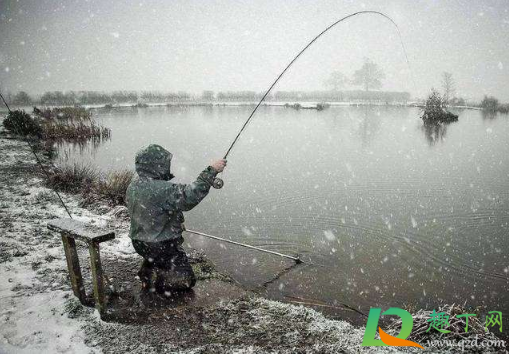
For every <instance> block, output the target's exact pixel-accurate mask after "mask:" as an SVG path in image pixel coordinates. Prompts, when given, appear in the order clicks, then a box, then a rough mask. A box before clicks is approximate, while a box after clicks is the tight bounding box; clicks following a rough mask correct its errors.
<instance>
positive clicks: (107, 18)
mask: <svg viewBox="0 0 509 354" xmlns="http://www.w3.org/2000/svg"><path fill="white" fill-rule="evenodd" d="M360 10H376V11H382V12H384V13H386V14H387V15H388V16H390V17H391V18H393V19H394V21H395V22H396V23H397V24H398V26H399V28H400V30H401V34H402V37H403V41H404V44H405V46H406V50H407V52H408V57H409V61H410V69H409V68H408V66H407V63H406V60H405V56H404V53H403V49H402V47H401V44H400V43H399V38H398V35H397V31H396V29H395V27H394V26H392V25H391V24H390V22H389V21H388V20H386V19H384V18H382V17H381V16H374V15H362V16H358V17H355V18H352V19H350V20H348V21H345V22H344V23H341V24H340V25H338V26H337V28H335V29H333V30H332V31H330V33H327V34H326V35H325V36H324V37H323V38H321V39H320V40H319V41H317V42H316V43H315V44H314V45H313V46H312V47H310V49H309V50H308V51H307V52H306V53H305V54H304V55H303V56H302V57H301V58H300V59H299V60H298V61H297V62H296V63H295V65H294V66H293V67H292V68H291V69H290V70H289V71H288V72H287V74H286V75H285V77H284V78H283V79H282V80H281V82H280V83H279V84H278V85H277V86H276V87H275V88H274V90H273V91H274V92H276V91H316V90H327V89H328V88H327V87H325V86H324V81H325V80H326V79H327V78H328V77H329V75H330V74H331V73H332V72H334V71H340V72H342V73H344V74H345V75H346V76H349V77H351V76H352V75H353V73H354V72H355V70H357V69H358V68H359V67H360V66H361V65H362V62H363V60H364V59H365V58H372V59H373V61H374V62H376V63H378V64H379V66H380V68H381V69H382V70H383V71H384V73H385V79H384V80H383V86H382V87H381V89H380V90H381V91H397V92H409V93H410V94H411V96H412V97H414V98H423V97H425V96H426V95H427V94H428V93H429V92H430V90H431V89H432V88H435V89H437V90H441V89H442V84H441V79H442V77H441V75H442V73H443V72H450V73H452V75H453V78H454V82H455V91H456V96H458V97H462V98H465V99H467V100H480V99H481V98H482V97H483V96H484V95H493V96H496V97H498V98H499V99H500V100H501V101H509V91H508V90H507V82H509V71H508V67H509V53H508V51H507V43H509V31H508V29H509V4H508V3H507V2H505V1H498V0H492V1H486V2H483V3H472V2H469V1H462V0H455V1H449V2H447V3H439V2H435V1H432V2H425V1H417V2H414V1H412V2H410V1H388V2H384V4H383V5H382V4H380V3H378V2H375V1H366V2H365V3H363V4H359V3H357V2H353V1H340V2H336V1H319V2H313V3H307V2H296V3H292V4H288V3H283V2H278V3H271V2H265V1H264V2H259V3H257V4H251V3H249V4H242V3H236V2H231V1H221V2H217V3H214V4H212V3H200V2H189V3H188V2H172V3H167V2H165V1H147V2H144V1H142V2H137V3H136V4H134V3H115V4H111V3H104V2H99V1H87V2H78V1H69V2H58V3H55V2H52V1H28V2H24V3H18V2H14V1H4V2H2V3H1V4H0V30H1V32H2V33H3V34H4V35H3V36H2V38H1V40H0V69H1V70H0V88H1V89H2V90H3V91H4V92H6V91H9V92H11V93H15V92H18V91H26V92H28V93H30V94H31V95H40V94H42V93H43V92H46V91H100V92H113V91H138V92H142V91H160V92H178V91H185V92H189V93H192V94H196V95H199V94H201V93H202V92H203V91H204V90H212V91H214V92H220V91H223V92H224V91H241V90H242V91H246V90H247V91H254V92H264V91H265V90H266V89H267V88H268V87H269V86H270V84H271V83H272V82H273V81H274V79H275V78H276V77H277V75H279V73H280V72H281V70H283V69H284V67H285V66H286V65H287V64H288V62H289V61H290V60H291V59H292V58H293V57H294V56H295V54H297V53H298V52H299V51H300V50H301V49H302V48H303V47H304V46H305V45H306V44H307V43H308V42H309V40H311V39H312V38H313V37H314V36H315V35H316V34H318V33H320V32H321V31H322V30H323V29H325V28H326V27H327V26H328V25H330V24H331V23H332V22H334V21H336V20H337V19H339V18H341V17H343V16H346V15H348V14H350V13H353V12H356V11H360ZM359 89H360V88H359Z"/></svg>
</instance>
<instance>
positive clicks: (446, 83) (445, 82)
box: [442, 72, 455, 104]
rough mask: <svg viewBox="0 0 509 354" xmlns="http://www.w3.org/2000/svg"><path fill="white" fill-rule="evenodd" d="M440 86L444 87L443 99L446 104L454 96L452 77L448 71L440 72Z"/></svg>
mask: <svg viewBox="0 0 509 354" xmlns="http://www.w3.org/2000/svg"><path fill="white" fill-rule="evenodd" d="M442 88H443V89H444V101H445V103H446V104H448V103H449V101H450V100H451V99H452V98H453V97H454V93H455V89H454V79H453V78H452V74H451V73H449V72H444V73H442Z"/></svg>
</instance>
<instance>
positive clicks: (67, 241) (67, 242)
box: [62, 234, 86, 304]
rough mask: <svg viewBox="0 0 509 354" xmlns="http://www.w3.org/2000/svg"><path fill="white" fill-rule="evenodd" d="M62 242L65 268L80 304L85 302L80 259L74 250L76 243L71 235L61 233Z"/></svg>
mask: <svg viewBox="0 0 509 354" xmlns="http://www.w3.org/2000/svg"><path fill="white" fill-rule="evenodd" d="M62 243H63V244H64V251H65V259H66V260H67V269H68V270H69V277H70V278H71V285H72V291H73V292H74V295H75V296H76V297H77V298H78V299H79V300H80V302H81V303H82V304H85V303H86V295H85V289H84V287H83V277H82V276H81V269H80V261H79V258H78V252H77V250H76V243H75V242H74V239H73V238H71V237H68V236H66V235H65V234H62Z"/></svg>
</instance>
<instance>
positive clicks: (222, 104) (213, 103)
mask: <svg viewBox="0 0 509 354" xmlns="http://www.w3.org/2000/svg"><path fill="white" fill-rule="evenodd" d="M257 104H258V102H255V101H176V102H127V103H118V104H85V105H79V106H80V107H84V108H86V109H90V110H103V109H116V108H150V107H200V106H204V107H254V106H256V105H257ZM319 104H326V105H328V106H334V107H360V106H377V107H418V108H420V107H424V103H422V102H419V101H408V102H381V101H346V102H330V101H299V100H295V101H265V102H262V103H261V106H265V107H282V108H293V107H292V106H294V105H300V107H301V108H302V109H309V108H316V106H317V105H319ZM34 106H36V107H44V108H57V107H69V105H37V104H35V105H34ZM11 108H16V109H24V110H26V111H30V110H31V109H33V107H32V106H13V107H11ZM448 108H452V109H473V110H482V108H481V107H476V106H469V105H465V106H453V105H451V106H448ZM2 111H3V110H1V109H0V112H2Z"/></svg>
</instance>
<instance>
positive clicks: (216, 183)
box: [213, 10, 415, 188]
mask: <svg viewBox="0 0 509 354" xmlns="http://www.w3.org/2000/svg"><path fill="white" fill-rule="evenodd" d="M363 14H374V15H380V16H382V17H384V18H386V19H388V20H389V21H390V22H391V23H392V24H393V25H394V26H395V27H396V30H397V33H398V37H399V40H400V43H401V47H402V48H403V53H404V54H405V59H406V63H407V66H408V70H409V71H410V76H411V78H412V81H413V83H414V86H415V81H414V78H413V75H412V68H411V66H410V61H409V60H408V54H407V51H406V47H405V43H404V42H403V37H402V36H401V31H400V30H399V27H398V25H397V23H396V22H395V21H394V20H393V19H392V18H390V17H389V16H388V15H386V14H384V13H382V12H379V11H372V10H365V11H358V12H354V13H352V14H350V15H347V16H345V17H343V18H341V19H339V20H337V21H336V22H334V23H332V24H331V25H329V26H328V27H327V28H325V29H324V30H323V31H322V32H320V33H319V34H318V35H316V36H315V37H314V38H313V39H312V40H311V41H310V42H309V43H308V44H307V45H306V46H305V47H304V48H303V49H302V50H301V51H300V52H299V53H298V54H297V55H296V56H295V57H294V58H293V59H292V60H291V61H290V63H289V64H288V65H287V66H286V67H285V68H284V70H283V71H282V72H281V73H280V74H279V76H278V77H277V78H276V80H274V82H273V83H272V85H270V87H269V89H268V90H267V91H266V92H265V93H264V95H263V96H262V98H261V99H260V101H259V102H258V104H257V105H256V106H255V108H254V109H253V111H252V112H251V114H250V115H249V117H248V118H247V120H246V121H245V122H244V124H243V125H242V127H241V128H240V131H239V132H238V133H237V136H236V137H235V139H234V140H233V142H232V143H231V145H230V147H229V148H228V150H227V151H226V154H224V157H223V159H225V160H226V158H227V157H228V155H229V154H230V152H231V150H232V149H233V147H234V146H235V144H236V143H237V141H238V140H239V138H240V136H241V135H242V132H243V131H244V130H245V129H246V127H247V125H248V124H249V122H250V121H251V119H252V118H253V116H254V115H255V113H256V111H257V110H258V108H259V107H260V105H261V104H262V102H263V101H264V100H265V98H267V96H268V95H269V93H270V92H271V91H272V89H273V88H274V86H276V84H277V83H278V81H279V80H280V79H281V78H282V77H283V75H284V74H285V73H286V72H287V71H288V69H289V68H290V67H291V66H292V65H293V63H295V61H297V59H298V58H299V57H300V56H301V55H302V54H303V53H304V52H305V51H306V50H307V49H308V48H309V47H310V46H311V45H312V44H313V43H314V42H316V41H317V40H318V38H320V37H321V36H322V35H324V34H325V33H326V32H328V31H329V30H330V29H332V28H333V27H335V26H336V25H337V24H339V23H341V22H343V21H345V20H347V19H349V18H351V17H354V16H357V15H363ZM223 185H224V182H223V181H222V180H221V179H220V178H216V179H215V180H214V185H213V186H214V188H222V187H223Z"/></svg>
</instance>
